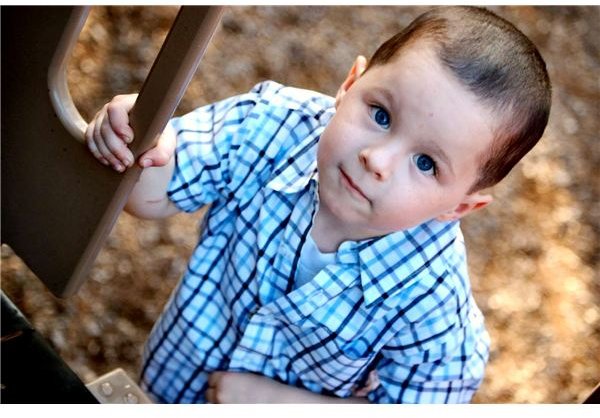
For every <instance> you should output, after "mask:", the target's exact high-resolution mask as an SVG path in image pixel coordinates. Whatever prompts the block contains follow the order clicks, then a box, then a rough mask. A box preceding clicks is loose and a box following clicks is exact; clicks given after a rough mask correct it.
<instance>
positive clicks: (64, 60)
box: [48, 6, 90, 142]
mask: <svg viewBox="0 0 600 418" xmlns="http://www.w3.org/2000/svg"><path fill="white" fill-rule="evenodd" d="M89 13H90V7H89V6H84V7H75V8H73V13H72V14H71V18H70V19H69V22H68V23H67V26H66V27H65V30H64V32H63V35H62V37H61V38H60V42H59V43H58V46H57V48H56V52H55V53H54V56H53V57H52V61H51V62H50V67H49V68H48V93H49V94H50V102H51V103H52V106H53V107H54V112H55V113H56V116H57V117H58V118H59V119H60V121H61V122H62V124H63V126H64V127H65V129H67V131H69V133H70V134H71V135H72V136H73V137H74V138H75V139H77V140H78V141H81V142H84V141H85V138H84V134H85V130H86V128H87V125H88V124H87V122H86V121H85V120H84V119H83V117H82V116H81V114H80V113H79V111H78V110H77V107H76V106H75V103H73V98H72V97H71V93H70V92H69V84H68V82H67V64H68V61H69V58H70V57H71V53H72V52H73V48H74V46H75V43H76V42H77V39H79V34H80V33H81V30H82V29H83V25H84V24H85V21H86V20H87V17H88V15H89Z"/></svg>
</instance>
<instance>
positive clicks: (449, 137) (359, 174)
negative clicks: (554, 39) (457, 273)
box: [317, 7, 550, 239]
mask: <svg viewBox="0 0 600 418" xmlns="http://www.w3.org/2000/svg"><path fill="white" fill-rule="evenodd" d="M336 107H337V112H336V114H335V116H334V117H333V119H332V120H331V122H330V123H329V125H328V126H327V128H326V129H325V131H324V132H323V134H322V136H321V140H320V143H319V150H318V155H317V156H318V166H319V184H320V187H319V195H320V198H321V208H322V209H323V211H324V212H326V213H327V214H328V215H329V219H330V221H331V222H334V223H337V227H339V228H346V229H347V230H348V233H347V236H348V237H349V238H353V239H360V238H367V237H371V236H379V235H383V234H386V233H389V232H393V231H397V230H401V229H406V228H408V227H411V226H414V225H417V224H419V223H422V222H424V221H427V220H429V219H432V218H438V219H440V220H449V219H457V218H459V217H461V216H464V215H465V214H467V213H469V212H471V211H473V210H475V209H478V208H480V207H483V206H485V205H486V204H487V203H489V202H490V201H491V197H489V196H487V195H483V194H481V193H479V190H481V189H483V188H486V187H489V186H492V185H494V184H495V183H497V182H498V181H500V180H501V179H502V178H503V177H504V176H505V175H506V174H507V173H508V172H509V171H510V169H511V168H512V167H513V166H514V164H516V163H517V162H518V161H519V159H520V158H522V157H523V155H525V154H526V153H527V152H528V151H529V150H530V149H531V148H532V147H533V145H535V143H536V142H537V141H538V140H539V138H540V137H541V135H542V133H543V131H544V128H545V126H546V123H547V120H548V113H549V108H550V83H549V80H548V76H547V73H546V69H545V64H544V62H543V60H542V59H541V57H540V55H539V53H538V52H537V50H536V49H535V47H534V46H533V45H532V44H531V42H530V41H529V40H528V39H527V38H526V37H525V36H524V35H522V34H521V33H520V32H519V31H518V30H517V29H515V28H514V26H512V25H511V24H510V23H508V22H506V21H504V20H502V19H500V18H498V17H497V16H495V15H493V14H492V13H490V12H487V11H485V10H482V9H478V8H471V7H455V8H452V7H449V8H439V9H434V10H432V11H430V12H428V13H426V14H424V15H422V16H420V17H419V18H417V19H416V20H415V21H414V22H413V23H412V24H411V25H410V26H408V27H407V28H406V29H405V30H404V31H402V32H401V33H399V34H398V35H396V36H394V37H393V38H391V39H390V40H388V41H387V42H385V43H384V44H383V45H382V46H381V47H380V48H379V49H378V50H377V51H376V53H375V54H374V56H373V58H372V59H371V61H370V62H369V64H368V66H367V63H366V60H365V59H364V58H363V57H359V58H358V59H357V60H356V62H355V64H354V66H353V67H352V69H351V70H350V73H349V74H348V76H347V78H346V80H345V81H344V83H343V84H342V85H341V87H340V90H339V91H338V97H337V99H336Z"/></svg>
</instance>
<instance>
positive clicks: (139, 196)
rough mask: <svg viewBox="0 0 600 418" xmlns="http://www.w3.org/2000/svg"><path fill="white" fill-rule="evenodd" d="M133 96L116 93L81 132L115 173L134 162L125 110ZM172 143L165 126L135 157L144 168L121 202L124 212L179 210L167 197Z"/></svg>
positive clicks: (150, 215) (156, 214)
mask: <svg viewBox="0 0 600 418" xmlns="http://www.w3.org/2000/svg"><path fill="white" fill-rule="evenodd" d="M136 98H137V95H136V94H130V95H121V96H116V97H115V98H114V99H112V100H111V101H110V102H109V103H108V104H106V105H105V106H104V107H103V108H102V109H101V110H100V111H99V112H98V113H97V114H96V115H95V116H94V119H93V120H92V121H91V122H90V124H89V125H88V127H87V130H86V133H85V138H86V144H87V146H88V148H89V150H90V151H91V152H92V154H93V155H94V156H95V157H96V158H97V159H98V160H99V161H100V162H102V163H103V164H105V165H110V166H112V167H113V169H115V170H117V171H119V172H123V171H125V169H126V168H127V167H131V166H132V165H133V164H134V157H133V154H132V152H131V151H130V150H129V148H128V144H130V143H131V141H133V130H132V129H131V126H129V111H130V110H131V109H132V107H133V105H134V103H135V100H136ZM175 145H176V134H175V132H174V131H173V130H172V128H170V126H169V125H167V128H166V129H165V131H164V132H163V133H162V134H161V136H160V138H159V140H158V143H157V145H156V147H154V148H152V149H150V150H149V151H147V152H145V153H144V154H143V155H142V156H141V157H140V158H139V164H140V166H141V167H143V168H144V170H143V171H142V174H141V175H140V178H139V180H138V182H137V183H136V185H135V186H134V188H133V190H132V192H131V194H130V196H129V200H128V201H127V204H126V205H125V210H126V211H127V212H129V213H131V214H132V215H134V216H137V217H140V218H145V219H157V218H164V217H168V216H171V215H174V214H176V213H178V212H179V209H178V208H177V207H176V206H175V205H174V204H173V203H172V202H171V201H170V200H169V198H168V196H167V188H168V186H169V182H170V180H171V177H172V175H173V170H174V167H175V163H174V156H173V155H174V152H175Z"/></svg>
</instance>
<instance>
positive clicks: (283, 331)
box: [274, 301, 378, 397]
mask: <svg viewBox="0 0 600 418" xmlns="http://www.w3.org/2000/svg"><path fill="white" fill-rule="evenodd" d="M330 305H331V306H335V303H331V301H330V303H326V304H325V305H324V306H321V307H319V308H318V309H315V310H314V311H312V312H310V313H308V314H307V315H305V316H304V317H303V318H302V319H301V320H298V319H299V318H298V317H297V314H292V315H288V314H286V313H285V312H282V313H281V314H280V315H277V316H276V317H275V318H276V320H277V322H279V327H278V328H279V334H280V338H278V340H279V341H280V342H281V345H280V349H281V352H280V353H279V354H280V358H282V359H284V363H285V364H282V366H284V367H285V370H286V372H287V373H286V377H287V379H288V380H289V381H297V380H299V381H300V382H302V385H303V386H305V387H306V388H308V389H310V390H312V391H315V392H321V393H328V394H332V395H336V396H340V397H346V396H350V395H352V390H353V389H355V388H356V387H357V385H358V384H359V383H360V382H363V381H364V380H365V376H366V375H367V374H368V372H369V370H370V368H369V364H370V363H371V361H372V360H373V359H374V357H375V354H376V352H375V350H374V349H372V347H373V344H372V343H371V341H370V338H369V336H370V335H376V334H378V333H376V332H372V331H373V330H372V329H370V327H369V326H366V325H365V323H361V324H356V323H350V321H349V322H348V323H345V322H344V320H343V318H340V317H339V316H337V315H335V314H334V313H330V312H329V313H328V312H327V309H330V308H331V306H330ZM275 318H274V319H275Z"/></svg>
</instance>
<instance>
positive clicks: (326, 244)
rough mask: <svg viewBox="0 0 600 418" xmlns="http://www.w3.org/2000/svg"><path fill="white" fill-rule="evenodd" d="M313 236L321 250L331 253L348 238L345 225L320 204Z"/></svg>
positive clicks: (314, 223)
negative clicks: (340, 223)
mask: <svg viewBox="0 0 600 418" xmlns="http://www.w3.org/2000/svg"><path fill="white" fill-rule="evenodd" d="M311 236H312V238H313V240H314V241H315V244H317V247H318V248H319V250H320V251H321V252H324V253H331V252H335V251H337V249H338V247H339V246H340V244H341V243H342V242H344V241H346V240H348V239H351V238H350V237H348V236H347V235H346V231H345V229H344V227H343V225H339V222H336V219H335V217H333V216H332V214H331V213H330V212H329V211H328V210H327V209H325V208H324V207H323V206H320V207H319V209H318V210H317V213H316V214H315V218H314V222H313V227H312V230H311Z"/></svg>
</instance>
